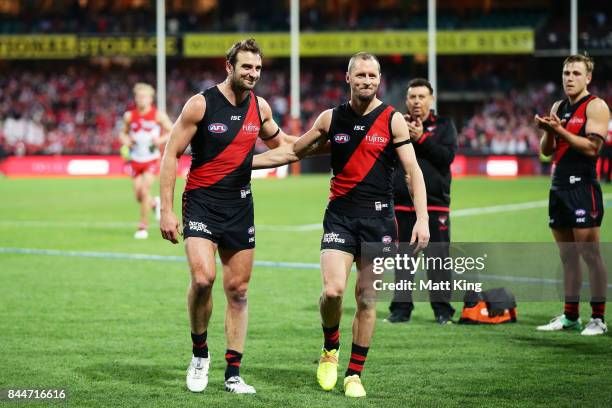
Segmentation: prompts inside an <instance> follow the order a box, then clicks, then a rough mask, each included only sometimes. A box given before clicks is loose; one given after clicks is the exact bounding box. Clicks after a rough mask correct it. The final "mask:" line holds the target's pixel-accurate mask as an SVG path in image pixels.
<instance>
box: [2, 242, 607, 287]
mask: <svg viewBox="0 0 612 408" xmlns="http://www.w3.org/2000/svg"><path fill="white" fill-rule="evenodd" d="M0 254H17V255H47V256H66V257H77V258H101V259H123V260H138V261H162V262H187V258H185V257H184V256H175V255H150V254H130V253H122V252H94V251H63V250H60V249H36V248H12V247H0ZM217 262H218V260H217ZM254 264H255V266H260V267H268V268H286V269H316V270H319V269H320V266H319V264H318V263H308V262H275V261H255V262H254ZM417 275H419V276H420V275H423V276H424V274H423V273H422V272H419V273H417ZM479 276H480V277H481V278H485V279H491V280H501V281H505V282H515V283H534V284H536V283H544V284H560V283H561V282H562V281H561V280H559V279H550V278H531V277H526V276H525V277H523V276H504V275H499V276H498V275H484V274H480V275H479ZM586 286H588V284H586ZM608 289H612V284H609V285H608Z"/></svg>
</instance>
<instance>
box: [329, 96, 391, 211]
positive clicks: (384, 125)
mask: <svg viewBox="0 0 612 408" xmlns="http://www.w3.org/2000/svg"><path fill="white" fill-rule="evenodd" d="M393 110H394V109H393V107H391V106H388V107H387V108H386V109H385V110H384V111H382V113H381V114H380V115H379V116H378V118H376V120H375V121H374V124H372V127H371V128H370V129H369V130H368V131H367V133H366V136H365V137H364V138H363V139H362V140H361V142H360V143H359V146H357V148H356V149H355V151H354V152H353V154H352V155H351V158H350V159H349V160H348V161H347V162H346V164H345V165H344V167H343V168H342V171H341V172H340V173H338V174H337V175H336V176H335V177H334V178H333V179H332V181H331V192H330V195H329V199H330V201H331V200H334V199H336V198H338V197H342V196H343V195H345V194H347V193H348V192H349V191H351V190H352V189H353V188H354V187H355V186H356V185H357V184H359V182H360V181H361V180H363V179H364V178H365V176H367V174H368V173H369V171H370V169H372V167H373V166H374V163H376V159H377V158H378V157H379V156H380V154H381V153H382V152H383V150H384V149H385V147H386V146H387V144H382V143H380V144H376V145H374V146H371V145H369V144H368V135H374V134H377V135H386V136H387V137H388V138H389V141H388V142H387V143H390V142H391V140H390V139H391V137H392V136H391V135H390V134H389V116H390V115H391V112H393Z"/></svg>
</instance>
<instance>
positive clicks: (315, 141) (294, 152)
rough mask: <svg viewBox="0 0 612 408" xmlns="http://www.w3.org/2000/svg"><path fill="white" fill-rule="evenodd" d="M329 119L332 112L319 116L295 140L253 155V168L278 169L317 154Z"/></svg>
mask: <svg viewBox="0 0 612 408" xmlns="http://www.w3.org/2000/svg"><path fill="white" fill-rule="evenodd" d="M331 117H332V111H331V110H326V111H325V112H323V113H321V114H320V115H319V117H318V118H317V120H316V121H315V123H314V124H313V126H312V128H311V129H310V130H309V131H308V132H306V133H304V134H303V135H302V136H301V137H299V138H298V139H297V140H295V141H293V142H290V143H287V144H281V145H279V146H278V147H276V148H274V149H270V150H268V151H267V152H264V153H261V154H257V155H255V156H254V157H253V168H254V169H267V168H270V167H279V166H282V165H284V164H288V163H293V162H296V161H298V160H301V159H302V158H304V157H306V156H308V155H312V154H314V153H317V152H319V151H320V150H321V149H322V148H323V146H325V144H326V142H327V132H328V131H329V125H330V123H331Z"/></svg>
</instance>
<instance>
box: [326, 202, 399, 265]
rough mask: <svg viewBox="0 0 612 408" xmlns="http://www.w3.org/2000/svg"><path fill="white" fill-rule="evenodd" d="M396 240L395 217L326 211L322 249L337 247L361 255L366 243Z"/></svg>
mask: <svg viewBox="0 0 612 408" xmlns="http://www.w3.org/2000/svg"><path fill="white" fill-rule="evenodd" d="M396 241H397V224H396V222H395V217H347V216H345V215H340V214H337V213H335V212H333V211H331V210H329V209H328V210H327V211H325V216H324V218H323V237H322V238H321V250H325V249H337V250H340V251H343V252H347V253H350V254H353V255H354V256H359V255H360V254H361V245H362V244H364V243H381V244H385V245H386V244H391V243H395V242H396Z"/></svg>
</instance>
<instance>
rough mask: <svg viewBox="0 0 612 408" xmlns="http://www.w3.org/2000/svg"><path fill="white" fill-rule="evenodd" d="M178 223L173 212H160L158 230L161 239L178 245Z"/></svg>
mask: <svg viewBox="0 0 612 408" xmlns="http://www.w3.org/2000/svg"><path fill="white" fill-rule="evenodd" d="M179 227H180V225H179V221H178V218H177V217H176V215H175V214H174V212H172V211H162V213H161V219H160V220H159V230H160V232H161V236H162V238H163V239H165V240H168V241H170V242H172V243H173V244H178V242H179V236H180V235H181V233H180V231H179Z"/></svg>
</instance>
